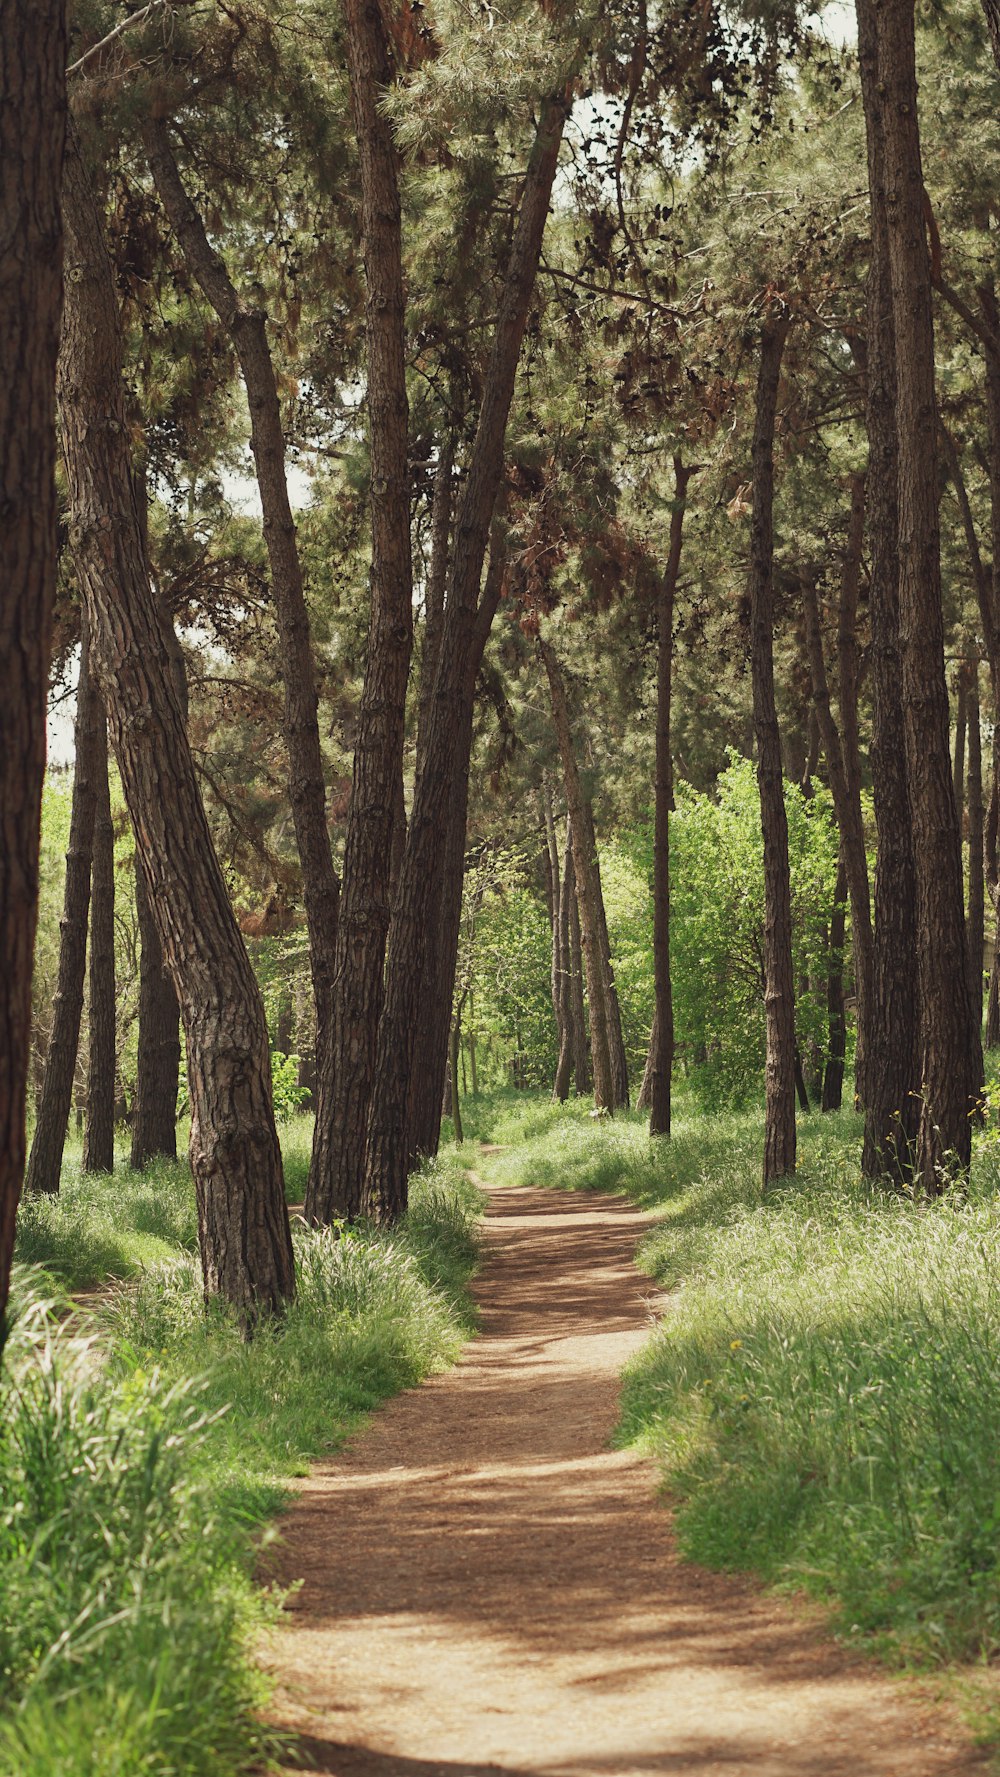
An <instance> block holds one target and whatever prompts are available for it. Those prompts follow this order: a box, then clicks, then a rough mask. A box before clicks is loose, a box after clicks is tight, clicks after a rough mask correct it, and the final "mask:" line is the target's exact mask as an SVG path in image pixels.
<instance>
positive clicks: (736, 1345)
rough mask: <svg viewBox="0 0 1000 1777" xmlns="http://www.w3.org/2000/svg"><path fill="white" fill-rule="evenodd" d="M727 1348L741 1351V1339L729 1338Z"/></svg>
mask: <svg viewBox="0 0 1000 1777" xmlns="http://www.w3.org/2000/svg"><path fill="white" fill-rule="evenodd" d="M729 1349H730V1351H742V1350H743V1341H742V1339H730V1341H729Z"/></svg>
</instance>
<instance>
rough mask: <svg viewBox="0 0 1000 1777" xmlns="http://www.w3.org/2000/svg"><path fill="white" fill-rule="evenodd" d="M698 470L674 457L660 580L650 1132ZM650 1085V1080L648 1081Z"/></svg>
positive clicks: (663, 1007)
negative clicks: (675, 694) (685, 585)
mask: <svg viewBox="0 0 1000 1777" xmlns="http://www.w3.org/2000/svg"><path fill="white" fill-rule="evenodd" d="M692 473H693V471H692V470H691V469H690V468H686V467H685V465H684V463H683V462H682V461H681V458H680V457H679V456H677V455H675V457H674V504H673V510H672V512H671V515H670V548H669V551H668V553H667V565H666V569H665V570H664V574H663V578H662V580H661V581H660V586H659V593H658V597H657V608H656V622H657V645H656V791H655V801H654V816H653V985H654V993H655V1003H656V1010H655V1015H654V1018H653V1030H652V1036H653V1038H654V1039H655V1042H651V1043H650V1049H649V1061H650V1080H649V1133H650V1135H669V1134H670V1076H671V1072H672V1070H673V1064H674V1005H673V996H672V993H671V986H670V815H671V812H672V810H673V806H674V767H673V760H672V758H671V756H670V699H671V687H672V680H673V668H674V596H675V594H676V591H677V576H678V574H679V572H680V565H681V547H682V544H683V541H684V505H685V500H686V498H687V489H688V482H689V481H690V479H691V476H692ZM643 1086H645V1079H643Z"/></svg>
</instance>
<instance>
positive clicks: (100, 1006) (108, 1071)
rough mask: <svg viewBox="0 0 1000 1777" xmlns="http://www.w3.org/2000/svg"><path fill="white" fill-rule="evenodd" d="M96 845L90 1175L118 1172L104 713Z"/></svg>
mask: <svg viewBox="0 0 1000 1777" xmlns="http://www.w3.org/2000/svg"><path fill="white" fill-rule="evenodd" d="M95 766H96V775H95V786H94V787H95V791H96V804H95V808H94V843H93V854H92V859H91V866H90V997H89V1000H88V1005H87V1034H88V1045H89V1052H88V1056H87V1121H86V1124H85V1127H84V1137H83V1170H84V1172H114V1169H115V1062H116V1060H117V1045H116V1041H115V1034H116V1033H115V829H114V825H113V823H112V820H111V786H110V784H109V782H108V724H107V720H106V718H105V715H104V711H103V709H101V711H100V713H99V716H98V722H97V747H96V751H95Z"/></svg>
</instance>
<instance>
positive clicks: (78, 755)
mask: <svg viewBox="0 0 1000 1777" xmlns="http://www.w3.org/2000/svg"><path fill="white" fill-rule="evenodd" d="M100 714H101V705H100V698H99V697H98V695H97V690H96V687H95V684H94V677H93V669H92V664H91V646H90V624H89V622H88V620H87V614H86V611H84V612H83V613H82V634H81V641H80V677H79V681H78V683H77V690H76V727H75V731H74V739H75V763H74V768H73V802H72V807H71V810H70V823H69V847H68V849H67V852H66V885H65V889H64V892H63V911H62V919H61V920H60V922H59V964H58V971H57V975H56V994H55V1000H54V1002H53V1006H52V1034H51V1036H50V1038H49V1047H48V1053H47V1055H46V1057H45V1077H44V1080H43V1082H42V1093H41V1098H40V1100H39V1104H38V1116H37V1119H36V1122H35V1134H34V1139H33V1140H32V1143H31V1154H30V1157H29V1159H28V1170H27V1173H26V1175H25V1181H24V1185H25V1190H26V1191H43V1192H46V1193H48V1194H52V1193H54V1192H56V1191H58V1189H59V1174H60V1172H61V1170H62V1160H63V1149H64V1147H65V1144H66V1128H67V1125H68V1123H69V1116H70V1110H71V1108H72V1104H73V1079H74V1075H75V1073H76V1057H77V1050H78V1048H79V1044H80V1019H81V1017H82V1016H83V985H84V977H85V975H86V969H87V915H88V912H89V908H90V869H91V859H92V856H93V841H94V819H95V811H96V808H97V777H98V760H97V755H98V750H99V748H100V744H101V722H100Z"/></svg>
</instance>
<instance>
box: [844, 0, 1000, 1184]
mask: <svg viewBox="0 0 1000 1777" xmlns="http://www.w3.org/2000/svg"><path fill="white" fill-rule="evenodd" d="M876 28H877V40H878V73H879V79H878V83H877V86H876V89H875V91H874V93H871V94H869V95H867V96H868V98H869V101H870V102H874V104H875V105H876V106H877V109H878V112H879V116H880V120H881V127H882V133H883V143H884V151H885V191H886V217H887V237H888V248H889V272H890V287H891V291H892V313H893V321H894V325H895V333H896V433H897V454H898V485H899V564H900V576H899V615H900V636H901V640H902V654H903V727H904V733H905V737H906V757H907V780H908V784H909V791H910V812H911V817H912V822H913V855H914V864H915V870H916V883H917V932H918V935H919V941H918V946H917V973H918V986H919V995H920V1022H921V1051H922V1066H921V1073H922V1081H921V1092H922V1102H921V1113H920V1128H919V1131H918V1138H917V1173H918V1175H919V1177H920V1179H921V1181H922V1182H923V1184H924V1187H925V1189H927V1190H928V1191H931V1192H938V1191H940V1190H941V1189H942V1188H943V1187H944V1185H945V1184H946V1183H947V1178H948V1173H949V1170H950V1169H953V1168H957V1169H958V1170H959V1172H964V1171H966V1170H967V1168H968V1165H969V1160H970V1155H971V1142H972V1125H971V1117H972V1113H973V1111H974V1109H975V1107H976V1105H977V1104H978V1103H979V1099H980V1095H981V1088H982V1065H981V1064H982V1055H981V1050H980V1044H979V1037H978V1033H974V1032H973V1029H972V1019H971V1015H970V1006H969V998H968V994H965V993H956V992H955V982H956V981H960V980H964V979H965V978H966V970H967V961H966V948H965V915H964V909H963V904H962V863H961V848H960V841H959V830H958V817H957V811H956V806H955V793H954V785H953V782H952V777H951V757H950V746H949V738H950V737H949V719H948V718H949V710H948V689H947V685H946V683H945V668H944V627H943V618H942V609H941V559H940V534H939V526H938V469H937V455H938V453H937V399H936V391H935V386H934V321H933V310H932V298H931V273H930V258H929V254H928V247H927V237H926V228H925V222H924V184H923V173H922V170H921V160H920V135H919V124H918V113H917V80H916V64H915V47H914V16H913V0H882V4H881V5H880V6H879V7H878V8H877V9H876Z"/></svg>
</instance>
